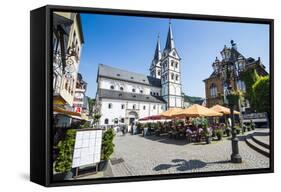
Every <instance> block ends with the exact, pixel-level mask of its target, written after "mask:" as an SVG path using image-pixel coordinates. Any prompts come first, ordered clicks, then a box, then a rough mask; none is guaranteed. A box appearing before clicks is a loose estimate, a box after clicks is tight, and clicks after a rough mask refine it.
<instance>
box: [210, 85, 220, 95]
mask: <svg viewBox="0 0 281 192" xmlns="http://www.w3.org/2000/svg"><path fill="white" fill-rule="evenodd" d="M217 94H218V93H217V86H216V85H215V84H214V83H212V84H211V86H210V95H211V97H216V96H217Z"/></svg>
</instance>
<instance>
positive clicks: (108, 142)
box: [101, 129, 115, 160]
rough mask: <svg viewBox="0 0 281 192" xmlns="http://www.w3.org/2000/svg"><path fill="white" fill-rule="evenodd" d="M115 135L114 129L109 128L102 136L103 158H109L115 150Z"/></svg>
mask: <svg viewBox="0 0 281 192" xmlns="http://www.w3.org/2000/svg"><path fill="white" fill-rule="evenodd" d="M114 137H115V134H114V131H113V129H108V130H107V131H106V132H104V134H103V137H102V147H101V159H102V160H109V158H110V156H111V154H112V153H113V152H114V147H115V145H114V143H113V139H114Z"/></svg>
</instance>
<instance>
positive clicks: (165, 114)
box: [160, 108, 183, 117]
mask: <svg viewBox="0 0 281 192" xmlns="http://www.w3.org/2000/svg"><path fill="white" fill-rule="evenodd" d="M181 110H183V109H182V108H170V109H168V110H167V111H164V112H162V113H160V115H161V116H163V117H172V116H173V115H175V114H176V113H177V112H179V111H181Z"/></svg>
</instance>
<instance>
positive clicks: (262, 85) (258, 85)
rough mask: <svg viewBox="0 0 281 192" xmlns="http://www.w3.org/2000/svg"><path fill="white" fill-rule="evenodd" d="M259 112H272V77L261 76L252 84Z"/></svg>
mask: <svg viewBox="0 0 281 192" xmlns="http://www.w3.org/2000/svg"><path fill="white" fill-rule="evenodd" d="M252 88H253V95H254V100H255V103H257V105H255V109H256V110H257V112H268V113H270V77H269V75H267V76H264V77H260V78H259V79H258V80H257V81H256V82H255V83H254V85H253V86H252Z"/></svg>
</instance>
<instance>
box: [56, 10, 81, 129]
mask: <svg viewBox="0 0 281 192" xmlns="http://www.w3.org/2000/svg"><path fill="white" fill-rule="evenodd" d="M83 43H84V38H83V32H82V26H81V21H80V15H79V14H78V13H69V12H55V13H54V15H53V103H54V116H55V120H56V126H58V127H68V126H70V124H71V120H72V118H73V115H72V116H71V115H67V114H68V112H69V114H73V113H71V112H74V110H75V109H74V106H73V101H74V95H75V90H76V83H77V76H78V70H79V64H80V55H81V50H82V45H83Z"/></svg>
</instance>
